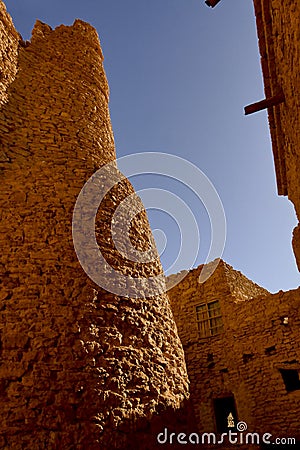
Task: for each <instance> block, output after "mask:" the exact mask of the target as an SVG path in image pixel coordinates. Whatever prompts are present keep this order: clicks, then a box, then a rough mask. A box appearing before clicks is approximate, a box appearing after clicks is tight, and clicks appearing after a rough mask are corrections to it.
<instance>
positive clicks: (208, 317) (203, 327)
mask: <svg viewBox="0 0 300 450" xmlns="http://www.w3.org/2000/svg"><path fill="white" fill-rule="evenodd" d="M196 315H197V325H198V331H199V336H200V338H205V337H210V336H215V335H217V334H220V333H222V331H223V320H222V315H221V307H220V302H219V300H214V301H213V302H209V303H202V304H201V305H198V306H196Z"/></svg>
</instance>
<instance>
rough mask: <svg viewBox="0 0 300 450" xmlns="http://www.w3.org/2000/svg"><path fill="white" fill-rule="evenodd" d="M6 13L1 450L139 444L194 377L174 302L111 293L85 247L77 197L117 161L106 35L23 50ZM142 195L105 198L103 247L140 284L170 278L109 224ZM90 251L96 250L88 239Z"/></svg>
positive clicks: (119, 188)
mask: <svg viewBox="0 0 300 450" xmlns="http://www.w3.org/2000/svg"><path fill="white" fill-rule="evenodd" d="M0 6H1V13H2V14H1V18H2V23H1V27H2V28H1V30H2V33H3V35H4V40H3V43H2V45H3V48H2V51H3V54H4V57H2V63H3V67H1V70H2V71H4V73H7V74H8V75H7V76H6V78H5V79H6V80H7V83H6V85H5V89H7V95H6V96H4V97H3V98H4V100H5V103H4V104H3V106H2V109H1V111H0V130H1V143H2V144H1V146H2V151H3V155H4V157H2V158H1V164H0V170H1V171H0V176H1V197H0V202H1V205H0V208H1V214H2V217H1V224H0V241H1V262H0V269H1V285H0V286H1V294H0V300H1V304H0V315H1V319H0V343H1V345H0V356H1V365H0V387H1V388H0V411H1V412H0V417H1V429H0V448H3V449H12V448H13V449H14V450H18V449H30V450H37V449H39V450H41V449H47V450H48V449H52V448H53V449H62V448H63V449H71V448H72V449H73V448H77V449H91V450H92V449H99V448H103V449H106V448H107V449H111V448H122V449H125V448H127V447H128V448H132V445H131V444H129V443H128V442H132V439H133V440H134V438H135V437H136V444H135V445H136V448H139V440H138V439H140V440H141V442H145V433H146V436H147V433H148V432H149V423H150V422H151V420H152V418H155V417H157V414H158V413H160V414H162V413H163V412H164V411H165V412H167V411H168V408H169V409H170V410H171V411H173V410H174V409H176V408H179V407H180V405H181V402H182V401H183V400H184V399H185V398H186V397H187V395H188V394H187V391H188V380H187V374H186V368H185V362H184V354H183V350H182V345H181V343H180V340H179V337H178V334H177V329H176V325H175V322H174V320H173V315H172V312H171V309H170V305H169V300H168V297H167V295H166V294H164V293H162V294H157V295H156V296H154V297H152V298H149V297H146V298H145V296H144V295H143V292H142V290H141V292H139V291H138V290H137V291H136V292H135V294H136V295H133V296H132V298H131V297H130V296H129V297H128V296H126V295H124V296H120V295H116V294H113V293H111V292H110V291H109V290H104V289H102V288H99V287H98V286H97V285H96V284H95V283H93V282H92V281H91V280H90V279H89V278H88V276H87V275H86V273H85V272H84V271H83V269H82V267H81V266H80V264H79V262H78V259H77V256H76V253H75V250H74V246H73V241H72V214H73V210H74V205H75V201H76V199H77V196H78V194H79V193H80V191H81V188H82V187H83V185H84V183H85V182H86V181H87V180H88V179H89V177H90V176H91V175H92V174H93V173H94V172H95V170H96V169H98V168H99V167H102V166H103V165H104V164H106V163H109V162H112V161H114V160H115V149H114V140H113V134H112V129H111V124H110V118H109V110H108V85H107V81H106V77H105V73H104V69H103V64H102V61H103V57H102V52H101V49H100V44H99V40H98V36H97V33H96V31H95V30H94V29H93V28H92V27H91V26H90V25H88V24H86V23H84V22H82V21H79V20H77V21H75V23H74V25H73V26H71V27H66V26H60V27H58V28H56V29H55V30H51V28H50V27H49V26H47V25H45V24H43V23H41V22H37V23H36V25H35V28H34V30H33V35H32V39H31V42H30V43H23V42H20V41H19V37H18V34H17V33H16V32H15V31H14V29H13V28H12V23H11V19H10V18H9V17H8V16H7V15H6V14H5V10H4V5H3V3H2V2H0ZM18 42H20V45H19V46H18ZM18 53H19V56H18V60H17V63H16V58H17V55H18ZM6 55H8V56H6ZM7 60H8V61H9V64H7ZM5 71H6V72H5ZM16 73H17V76H16V77H15V78H14V76H15V74H16ZM5 89H4V87H3V92H4V90H5ZM117 173H118V171H117V169H116V168H115V167H114V165H112V167H111V174H112V176H114V175H116V174H117ZM129 194H133V189H132V186H131V185H130V183H129V182H128V181H127V180H126V179H123V180H122V181H121V182H120V183H118V184H117V185H116V186H115V187H114V188H113V190H112V191H111V192H110V193H109V194H108V195H107V196H106V197H105V198H104V199H103V202H102V204H101V207H100V209H99V211H98V215H97V220H96V230H97V232H96V236H97V242H98V243H99V245H100V247H101V246H102V247H103V248H102V251H103V254H104V255H105V257H106V258H107V260H108V261H109V262H111V264H112V265H114V266H115V267H116V269H118V270H119V271H120V272H121V273H122V274H124V275H126V277H127V279H130V277H131V278H133V277H135V278H141V279H142V280H144V279H147V277H149V276H155V275H159V274H160V273H162V269H161V266H160V262H159V259H158V257H157V255H156V257H155V260H154V261H153V262H151V263H143V264H141V263H138V262H136V263H131V262H129V261H127V260H126V258H124V257H123V256H122V254H121V253H120V252H118V251H117V249H116V247H115V246H114V245H113V244H112V239H111V229H110V223H108V220H111V218H112V215H113V212H114V211H115V210H116V208H117V206H118V204H119V203H120V202H121V201H122V200H123V199H124V198H126V197H127V196H128V195H129ZM134 201H135V202H136V203H138V201H139V200H138V199H137V198H136V199H135V200H134ZM130 235H131V238H132V243H133V245H134V246H135V248H137V249H147V248H148V247H149V245H150V241H151V233H150V228H149V224H148V221H147V217H146V214H145V213H144V212H141V213H140V214H139V216H138V217H137V219H136V220H133V221H132V229H131V231H130ZM83 243H84V244H86V247H85V248H86V252H87V253H88V252H89V247H88V243H86V242H85V241H84V231H83ZM101 270H104V269H103V267H99V268H98V272H99V271H100V272H101ZM124 292H126V291H124ZM139 294H140V295H139ZM143 430H144V431H143ZM145 430H146V431H145ZM147 430H148V431H147ZM136 433H137V434H136ZM143 433H144V434H143ZM137 436H139V438H137ZM130 439H131V441H130ZM154 439H155V436H154ZM148 441H149V439H148ZM141 448H146V447H145V446H144V445H142V444H141Z"/></svg>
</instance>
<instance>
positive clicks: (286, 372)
mask: <svg viewBox="0 0 300 450" xmlns="http://www.w3.org/2000/svg"><path fill="white" fill-rule="evenodd" d="M280 373H281V376H282V379H283V382H284V385H285V388H286V390H287V391H288V392H291V391H297V390H298V389H300V380H299V373H298V370H293V369H281V370H280Z"/></svg>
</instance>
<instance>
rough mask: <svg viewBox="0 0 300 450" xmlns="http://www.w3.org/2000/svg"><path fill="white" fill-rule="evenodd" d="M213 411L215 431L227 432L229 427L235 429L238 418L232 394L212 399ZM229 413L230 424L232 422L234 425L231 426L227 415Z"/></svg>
mask: <svg viewBox="0 0 300 450" xmlns="http://www.w3.org/2000/svg"><path fill="white" fill-rule="evenodd" d="M214 411H215V418H216V426H217V433H226V432H228V430H229V429H231V430H235V429H236V424H237V422H238V418H237V412H236V407H235V401H234V396H233V395H231V396H230V397H223V398H216V399H214ZM230 413H231V414H232V416H233V423H232V424H231V425H233V424H234V426H231V427H230V428H229V427H228V416H229V414H230Z"/></svg>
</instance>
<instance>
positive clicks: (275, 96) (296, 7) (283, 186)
mask: <svg viewBox="0 0 300 450" xmlns="http://www.w3.org/2000/svg"><path fill="white" fill-rule="evenodd" d="M254 7H255V13H256V24H257V33H258V38H259V48H260V54H261V65H262V71H263V78H264V86H265V95H266V99H267V101H268V103H267V104H269V107H268V117H269V125H270V132H271V138H272V147H273V154H274V161H275V170H276V177H277V187H278V194H279V195H287V196H288V198H289V199H290V200H291V201H292V202H293V204H294V206H295V211H296V215H297V218H298V221H300V175H299V174H300V114H299V111H300V72H299V65H300V44H299V42H300V36H299V30H300V3H299V1H298V0H289V1H284V2H283V1H281V0H254ZM292 242H293V248H294V253H295V257H296V261H297V264H298V268H299V271H300V224H299V223H298V226H297V227H296V228H295V229H294V233H293V241H292Z"/></svg>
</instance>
